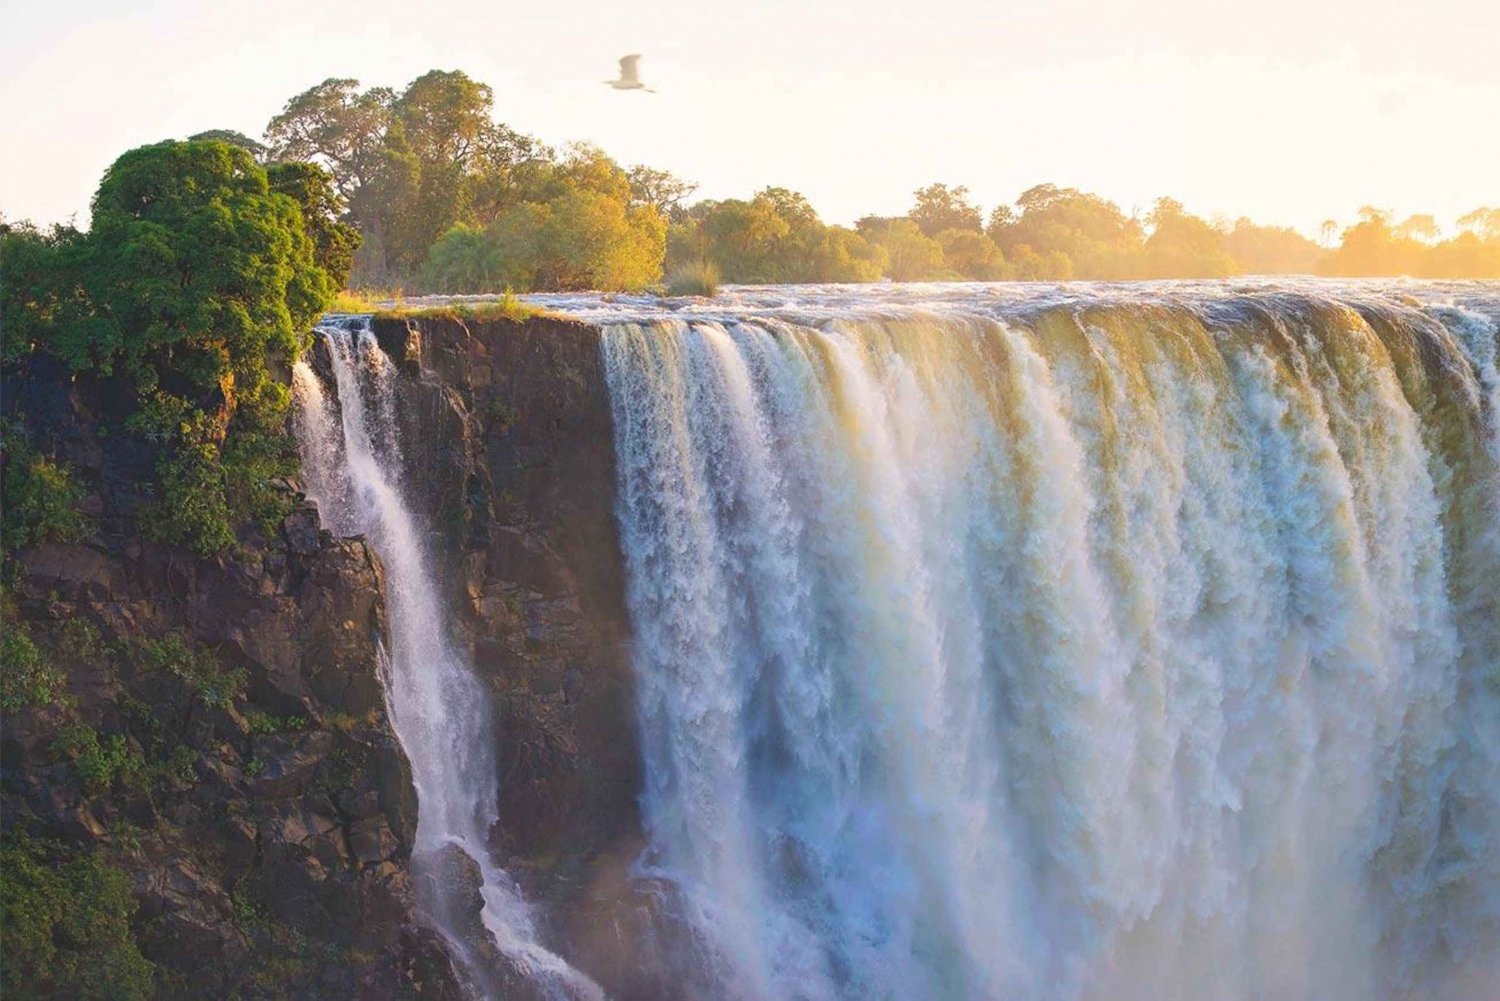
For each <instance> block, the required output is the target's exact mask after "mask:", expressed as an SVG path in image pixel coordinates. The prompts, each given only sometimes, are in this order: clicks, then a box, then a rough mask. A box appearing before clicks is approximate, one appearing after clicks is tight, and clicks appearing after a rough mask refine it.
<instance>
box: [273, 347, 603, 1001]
mask: <svg viewBox="0 0 1500 1001" xmlns="http://www.w3.org/2000/svg"><path fill="white" fill-rule="evenodd" d="M320 333H321V335H322V336H323V337H324V338H325V340H326V342H327V347H328V352H329V355H330V357H331V362H332V370H333V375H334V379H335V381H336V383H337V385H336V390H337V394H336V396H335V397H333V398H330V397H329V396H328V394H327V393H326V392H325V390H324V387H323V384H322V382H321V381H320V380H319V378H318V376H317V375H316V374H315V373H314V372H313V370H312V369H311V368H310V367H309V366H308V365H307V364H306V363H298V365H297V366H296V370H295V372H294V374H293V378H294V392H295V397H296V409H295V411H294V423H295V425H296V430H297V437H298V442H299V445H300V447H301V451H302V459H303V471H304V476H305V479H306V485H307V493H308V495H309V497H311V498H312V499H314V500H315V501H316V502H317V504H318V510H319V513H320V515H321V517H322V519H323V521H324V524H325V525H326V527H328V528H329V529H330V530H332V531H334V532H335V533H338V534H341V535H356V534H364V535H365V536H366V537H367V538H368V540H369V542H370V544H371V546H373V547H374V549H375V551H376V552H377V553H378V554H379V556H380V559H381V562H382V563H383V564H384V566H385V588H386V595H385V597H386V607H387V611H388V614H389V621H390V650H389V662H388V664H387V665H386V672H385V690H386V701H387V705H388V708H389V713H390V718H391V723H392V726H393V727H394V729H395V731H396V734H397V736H398V737H399V738H400V741H401V745H402V747H403V748H404V749H405V751H406V755H407V757H408V759H410V762H411V767H412V778H413V783H414V785H415V786H416V790H417V799H418V821H417V843H416V846H415V849H414V853H413V864H414V869H415V870H416V871H417V872H418V875H419V877H422V883H421V885H422V886H423V887H424V888H425V893H424V894H423V897H424V900H423V904H424V906H425V907H426V909H427V911H428V912H429V915H430V916H431V917H432V919H433V920H434V922H435V923H436V924H437V925H438V927H439V929H440V930H441V931H443V933H444V934H445V936H446V937H447V938H448V940H449V944H450V946H451V948H452V949H453V950H454V953H455V955H456V956H457V957H458V958H459V960H460V961H461V962H462V963H463V964H464V965H465V966H466V967H467V968H468V969H469V972H470V975H471V976H472V978H473V979H474V981H475V982H476V984H477V985H478V986H479V988H480V989H481V990H484V991H486V992H487V993H490V994H494V993H496V991H497V988H496V986H495V982H494V971H492V970H486V969H485V968H484V967H485V962H484V960H483V958H482V957H481V956H479V955H478V954H476V943H474V942H472V941H468V940H466V939H465V936H464V935H463V934H462V933H461V932H460V931H459V930H458V929H457V928H456V927H455V924H454V920H455V913H456V912H457V911H458V910H459V909H461V906H462V904H461V902H460V901H458V900H456V899H454V893H455V889H454V886H453V885H452V882H453V881H452V878H451V876H452V872H451V866H449V865H447V864H446V862H445V860H448V861H451V858H452V854H451V853H453V852H454V851H455V850H456V851H457V852H460V853H462V856H466V857H467V858H468V859H470V860H472V864H473V865H475V866H477V868H478V872H479V875H480V877H481V879H482V881H483V885H482V887H481V890H480V892H481V894H482V897H483V911H482V920H483V924H484V927H485V928H486V929H488V931H489V934H490V935H491V936H493V940H494V946H495V947H497V948H498V949H499V951H500V953H501V954H503V955H504V957H506V960H507V961H508V962H509V963H510V964H512V965H513V966H514V967H515V968H516V969H517V970H518V971H519V972H520V974H521V975H522V976H524V977H526V978H528V979H529V980H531V981H532V982H533V983H534V984H535V985H537V986H538V987H539V988H540V989H541V990H542V991H543V992H544V993H545V994H547V995H548V996H551V997H557V998H594V997H602V992H600V990H599V989H598V987H597V986H596V985H594V984H593V983H592V982H591V981H590V980H589V979H588V978H587V977H585V976H584V975H583V974H581V973H578V972H577V971H576V970H573V969H572V968H571V967H570V966H569V965H568V964H567V963H566V962H564V961H563V960H562V959H561V958H559V957H558V956H557V955H555V954H554V953H552V952H550V951H549V950H547V949H546V948H545V947H543V946H542V945H541V944H540V943H539V941H538V939H537V932H536V929H535V927H534V925H533V921H532V917H531V915H530V913H529V911H528V909H527V906H526V903H525V901H524V899H523V898H522V896H521V894H520V892H519V890H518V888H517V887H516V886H515V884H514V882H513V881H512V880H511V879H510V877H509V876H508V875H507V874H506V873H505V872H504V871H503V870H502V869H501V868H500V867H499V866H497V865H495V864H494V862H493V861H492V859H491V858H490V852H489V850H488V849H487V847H486V844H487V840H488V838H487V835H488V832H489V830H490V827H491V825H492V824H493V823H494V822H495V820H496V813H497V773H496V765H495V745H496V735H495V727H494V720H493V719H492V718H491V712H490V708H489V705H490V702H489V697H488V695H487V693H486V692H485V691H484V690H483V688H482V687H481V683H480V681H479V680H478V679H477V678H476V677H475V675H474V673H473V671H472V670H471V669H470V667H469V665H468V664H466V663H465V661H464V658H463V657H462V656H461V655H460V654H459V653H458V651H456V650H455V649H454V648H453V645H452V642H451V640H450V635H451V633H450V629H449V624H448V621H447V618H446V615H445V612H444V609H443V604H442V601H441V599H440V597H439V595H440V591H439V588H438V583H437V581H436V580H435V578H434V576H433V571H432V566H431V563H430V562H429V557H428V554H427V553H426V551H425V546H424V541H423V530H422V527H421V526H420V525H419V524H417V522H416V521H415V519H414V517H413V515H412V510H411V506H410V504H409V503H408V502H407V501H406V498H405V497H404V495H403V490H404V486H403V484H402V476H401V445H402V443H401V442H400V441H399V434H398V432H397V424H396V415H395V401H396V395H395V388H394V385H393V380H394V379H395V377H396V372H395V366H394V364H393V363H392V362H391V360H390V359H389V358H388V357H386V355H385V353H384V352H383V351H382V350H381V349H380V346H379V345H378V343H377V342H376V340H375V338H374V335H373V334H372V333H371V332H370V329H369V326H368V323H367V322H365V321H358V320H355V321H346V324H339V323H332V324H329V325H326V326H324V327H322V328H320Z"/></svg>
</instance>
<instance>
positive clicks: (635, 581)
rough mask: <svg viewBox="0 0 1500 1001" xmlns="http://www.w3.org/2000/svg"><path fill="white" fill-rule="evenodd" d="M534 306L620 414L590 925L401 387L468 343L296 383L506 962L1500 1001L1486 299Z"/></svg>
mask: <svg viewBox="0 0 1500 1001" xmlns="http://www.w3.org/2000/svg"><path fill="white" fill-rule="evenodd" d="M537 298H538V300H539V301H540V302H542V303H543V304H545V305H548V306H550V307H551V308H552V309H554V310H556V311H558V312H559V313H561V314H563V315H564V316H570V317H572V318H573V319H574V320H575V321H582V322H583V323H585V324H587V326H588V328H589V331H590V332H589V334H588V337H587V338H586V343H590V344H592V345H593V347H592V348H590V349H589V350H592V351H596V352H597V355H598V357H597V359H594V360H593V362H592V363H593V364H597V366H598V370H597V372H591V373H580V372H578V371H568V370H567V369H568V366H566V365H564V366H559V367H557V368H554V369H553V370H552V371H551V372H550V374H549V375H546V376H538V374H537V370H531V375H530V376H529V378H538V377H543V378H556V379H559V380H563V381H571V382H573V383H576V384H590V383H592V382H593V381H595V380H597V382H598V385H597V387H596V388H595V389H594V390H593V391H594V392H597V393H600V394H602V395H604V396H607V407H608V411H609V414H610V418H611V424H612V428H613V431H612V435H613V447H612V456H611V457H610V458H609V468H611V469H612V470H613V474H612V475H613V485H614V497H613V507H614V514H615V519H616V524H615V526H614V530H615V531H617V533H618V559H619V560H620V563H621V573H620V576H621V580H620V581H619V583H618V587H619V588H620V589H621V590H622V592H623V593H622V594H621V595H620V596H619V600H620V601H621V602H622V604H623V606H624V614H626V615H627V617H628V632H629V646H628V650H629V662H630V664H631V665H632V674H633V678H632V680H631V682H630V684H629V685H628V686H627V688H626V689H625V691H627V692H633V694H628V695H626V696H625V697H626V698H627V701H628V702H629V704H630V708H629V709H628V711H629V712H630V713H631V715H633V717H634V724H633V731H634V734H635V742H636V744H637V747H636V748H635V749H634V750H633V751H632V753H633V754H634V755H636V756H637V757H638V761H639V772H638V775H637V776H635V777H632V778H629V779H628V781H631V782H633V783H637V784H638V796H637V806H638V811H639V816H638V820H632V821H631V824H632V825H638V827H639V830H640V832H641V834H640V838H639V840H638V841H637V842H635V847H633V848H630V849H629V850H628V851H627V852H625V855H624V863H623V868H621V867H620V866H619V865H617V866H616V874H615V877H614V878H613V881H607V880H602V879H598V878H595V879H592V881H591V882H590V888H589V889H588V890H587V891H586V892H585V893H584V895H583V896H584V897H586V898H588V899H589V900H592V901H594V903H593V904H590V905H589V906H588V907H584V908H583V912H585V913H587V914H590V915H592V917H590V918H586V920H585V922H584V924H589V923H590V922H592V925H591V927H590V930H588V931H580V928H581V927H582V926H581V925H579V924H578V923H576V922H573V923H570V919H559V918H557V917H556V916H555V915H553V914H550V913H549V910H555V909H556V906H555V905H556V903H557V901H558V900H559V899H560V897H559V896H558V893H557V892H555V888H554V889H553V890H547V889H544V890H542V891H541V893H542V895H543V896H545V897H546V898H547V901H550V903H547V902H543V901H534V902H532V903H527V902H526V900H525V899H524V896H525V894H524V893H523V890H522V887H521V885H520V884H519V883H518V882H517V880H516V879H515V878H513V876H512V875H510V874H508V873H507V871H506V868H505V863H504V859H503V857H502V856H501V855H500V853H498V852H497V851H496V850H495V849H494V848H493V847H492V845H493V843H494V839H495V833H494V831H495V830H503V829H504V828H505V827H506V825H507V822H508V821H509V820H511V819H512V818H508V817H507V816H506V815H505V813H504V811H502V810H499V808H498V804H499V803H500V801H501V799H502V798H503V796H502V790H503V787H504V785H505V779H504V778H503V777H502V778H500V779H499V780H498V781H499V786H498V787H497V777H496V776H497V773H498V772H502V771H503V769H500V768H498V767H497V756H499V755H501V754H503V751H501V750H499V749H501V748H503V747H505V746H506V745H507V743H508V741H510V740H511V739H512V738H511V737H509V736H508V735H507V734H506V732H505V729H506V727H505V721H504V719H502V716H503V715H504V714H503V713H497V712H495V711H492V709H491V704H492V694H491V693H490V692H488V691H486V690H485V686H484V684H483V683H482V681H481V680H479V676H478V675H477V674H476V672H475V670H474V668H473V667H472V665H470V664H467V663H465V659H464V656H463V655H462V654H461V653H460V652H458V651H459V648H458V646H457V645H455V644H454V643H453V642H452V641H451V639H450V638H449V636H448V632H449V631H450V630H451V629H452V626H451V624H450V621H449V618H450V615H451V613H450V611H448V610H447V609H445V607H444V602H445V601H446V600H449V599H448V598H446V597H445V595H447V594H448V593H449V592H450V591H451V589H450V588H446V587H445V586H444V585H443V584H442V582H441V581H440V580H439V579H438V577H439V576H440V575H441V573H442V572H443V571H442V567H443V566H444V565H446V564H447V563H448V562H449V561H448V560H446V559H439V558H435V557H434V556H433V554H430V553H429V552H428V547H430V546H433V545H437V544H438V541H437V540H438V538H439V536H440V534H441V533H437V532H435V531H434V529H433V526H431V525H427V524H425V523H424V522H423V520H422V519H421V518H418V517H415V516H414V515H413V509H412V505H411V503H410V498H411V497H413V496H417V494H414V493H413V491H418V492H420V491H421V490H422V485H421V484H420V483H418V482H415V481H414V480H413V477H412V475H411V473H410V470H411V469H413V468H415V467H414V466H412V465H411V464H410V462H407V463H406V464H405V465H404V466H403V460H402V453H403V452H411V451H413V450H420V449H423V448H426V447H428V446H427V445H426V444H425V443H423V442H421V441H408V440H403V439H402V433H401V431H400V428H401V427H403V426H404V427H408V428H410V427H411V426H412V425H411V424H410V423H409V422H408V423H405V424H403V422H401V421H398V420H397V419H396V418H395V416H394V415H393V413H392V412H391V409H390V408H391V407H392V406H393V405H394V402H393V401H395V400H396V399H397V396H398V394H397V392H396V391H395V389H394V387H393V383H394V382H396V381H399V380H406V379H413V380H419V381H425V382H428V383H433V384H437V383H441V381H442V379H443V372H442V371H439V370H438V368H441V365H439V366H438V368H434V367H433V362H432V359H437V358H439V357H440V356H441V355H442V353H443V352H445V351H448V350H449V349H448V348H446V347H443V348H437V347H434V346H432V345H431V344H424V343H421V337H422V336H423V334H422V332H421V331H420V330H419V328H420V327H421V326H422V323H421V321H408V327H409V328H410V333H409V337H408V340H407V348H408V355H409V356H410V357H411V358H415V357H418V356H419V357H420V361H419V362H417V363H414V364H408V365H404V366H403V365H402V364H399V363H398V361H393V360H392V357H391V355H389V354H388V353H387V350H386V349H383V348H382V346H381V343H377V339H376V337H375V336H374V334H373V333H372V332H371V330H370V328H369V324H368V321H362V320H346V321H332V322H330V324H329V325H327V326H325V328H324V331H323V338H324V340H323V344H322V346H321V347H320V349H319V350H320V351H326V359H327V361H326V364H325V365H323V368H324V371H323V373H322V375H321V376H320V375H319V374H318V373H317V372H315V371H314V367H310V366H307V365H302V366H299V368H298V370H297V373H296V393H297V400H298V408H299V409H298V412H297V413H298V417H297V432H298V437H299V441H300V443H301V447H302V451H303V455H304V470H305V473H304V475H305V479H306V483H307V490H308V493H309V495H310V496H311V497H313V498H314V499H316V501H317V502H318V505H319V510H320V513H321V514H322V517H323V520H324V524H325V526H326V527H328V528H330V529H332V530H333V531H334V532H335V533H337V534H340V535H353V534H359V533H364V534H366V535H367V536H368V538H369V540H370V542H371V544H372V546H373V547H374V549H375V550H376V552H377V553H378V554H379V555H380V557H381V559H382V560H383V562H384V565H385V578H384V579H385V591H386V601H387V604H388V609H389V616H390V640H389V648H388V649H389V666H388V668H387V670H386V673H385V676H384V677H385V681H386V686H387V698H388V700H389V704H390V711H391V717H392V721H393V724H394V726H395V729H396V732H397V734H398V736H399V737H400V739H401V742H402V745H403V746H404V748H405V750H406V753H407V755H408V757H409V758H410V759H411V762H412V770H413V782H414V784H415V786H416V789H417V795H418V798H419V801H420V823H419V825H418V831H417V844H416V849H415V855H414V866H415V867H416V871H417V872H418V873H419V874H420V873H422V872H424V871H426V872H427V873H428V876H427V877H426V878H427V884H426V885H427V887H428V889H427V891H426V893H425V895H424V896H421V903H422V906H423V907H424V909H425V910H426V912H427V913H428V916H429V920H431V921H433V922H435V924H436V925H437V927H439V928H440V929H442V930H443V931H444V934H445V937H446V939H447V940H448V942H449V945H450V948H451V949H452V950H453V952H454V954H455V956H457V957H458V959H459V962H460V963H461V964H463V965H466V966H467V967H468V969H469V982H470V987H471V988H472V989H475V990H477V991H479V992H480V993H488V994H489V995H490V996H499V995H498V994H496V993H495V992H496V991H502V992H503V990H505V987H504V986H503V985H504V984H507V983H509V984H511V985H512V987H514V984H516V983H518V982H525V983H527V984H529V987H527V988H526V989H528V990H534V991H535V992H536V993H537V994H538V996H544V997H593V996H601V995H602V994H604V993H611V994H614V995H618V996H639V997H647V996H679V997H725V998H745V999H759V998H820V999H821V998H830V999H831V998H908V997H913V998H914V997H921V998H1039V999H1053V998H1055V999H1078V1001H1091V999H1105V998H1109V999H1119V998H1139V999H1147V998H1152V999H1156V998H1174V999H1183V1001H1186V999H1203V998H1212V999H1225V1001H1229V999H1248V998H1269V997H1276V998H1309V999H1310V998H1339V999H1341V998H1348V999H1355V998H1360V999H1364V998H1390V999H1407V998H1452V999H1480V998H1485V997H1490V996H1493V992H1494V989H1495V987H1496V985H1497V984H1500V780H1497V779H1500V588H1497V586H1496V581H1497V580H1500V438H1497V407H1500V375H1497V369H1496V358H1497V350H1496V348H1497V334H1496V330H1497V321H1500V293H1497V290H1496V289H1495V288H1494V287H1493V286H1487V285H1482V284H1475V283H1470V284H1453V285H1446V286H1439V285H1435V284H1429V285H1422V284H1410V283H1408V284H1402V285H1392V284H1379V283H1366V284H1361V285H1334V284H1327V283H1302V284H1297V283H1282V284H1276V285H1268V284H1260V285H1254V284H1252V285H1245V286H1241V287H1238V288H1226V287H1222V286H1210V285H1206V284H1204V285H1192V284H1165V285H1147V286H1139V285H1138V286H1095V287H1088V286H1081V287H1073V288H1071V289H1061V288H1058V287H1040V286H1036V287H1015V286H1010V287H1002V286H954V285H934V286H891V287H887V288H884V289H868V288H867V289H862V290H852V289H850V288H847V287H831V286H830V287H820V288H819V287H814V288H807V287H802V288H796V289H793V288H784V289H777V288H771V289H733V290H729V291H728V292H726V293H725V294H724V295H722V296H720V297H719V298H718V299H715V300H696V301H691V302H689V301H687V300H674V301H673V305H675V306H676V307H678V308H669V307H666V306H663V305H662V304H660V303H659V302H658V301H657V300H653V299H650V298H649V297H642V298H629V297H612V298H607V299H606V298H600V297H593V296H554V297H537ZM684 303H688V304H687V305H684ZM537 322H540V321H535V320H533V321H520V322H519V323H512V324H511V326H513V327H518V328H522V329H523V330H524V328H525V326H526V325H527V324H528V323H533V324H534V323H537ZM546 322H554V321H546ZM460 326H461V325H460ZM481 326H485V324H483V323H476V324H474V329H473V330H472V331H467V330H466V331H464V332H463V333H462V334H460V335H458V337H459V338H460V339H461V340H462V339H464V338H469V339H471V340H472V339H476V338H477V339H479V340H483V339H484V338H486V337H491V336H498V337H501V338H504V337H523V336H525V335H524V334H519V333H509V334H507V333H505V332H504V331H500V332H499V333H498V334H496V332H495V331H489V332H482V331H481V330H480V329H479V328H480V327H481ZM497 326H505V324H498V325H497ZM578 327H579V324H578V323H576V322H575V323H573V325H572V328H578ZM531 343H537V342H531ZM387 347H390V345H387ZM488 350H493V348H490V349H488ZM443 364H451V362H447V363H443ZM471 406H472V407H473V408H474V409H476V410H477V409H478V408H479V407H480V406H482V404H481V403H480V402H478V400H477V397H476V398H475V401H474V402H472V404H471ZM507 419H511V420H521V421H524V419H525V418H524V416H518V417H507ZM403 468H404V469H406V470H407V471H406V472H402V470H403ZM545 475H548V476H550V475H552V474H551V473H546V474H545ZM455 851H456V852H457V853H458V854H460V855H461V856H462V858H463V859H466V860H468V861H467V862H466V863H465V864H467V865H469V866H471V867H472V868H473V870H474V871H476V872H477V875H478V884H479V885H482V888H483V890H482V899H483V907H482V918H483V927H484V928H485V930H486V934H485V935H484V936H481V938H483V939H485V941H481V942H478V943H476V941H475V935H474V934H473V929H472V928H471V929H470V930H469V932H467V933H466V932H465V931H464V930H463V928H462V925H463V921H462V920H461V919H459V918H455V917H453V913H456V912H461V911H462V910H463V907H464V906H465V905H464V903H463V901H462V900H461V899H459V898H461V897H462V892H459V891H454V890H453V889H452V886H454V885H460V884H462V882H463V880H462V879H461V878H460V877H459V875H456V874H457V873H459V872H460V870H462V868H463V866H462V865H456V864H455V863H454V862H453V860H452V858H451V857H450V856H451V855H452V854H453V853H454V852H455ZM601 857H602V856H601ZM619 861H620V860H619V859H616V862H617V863H618V862H619ZM591 864H592V863H590V862H589V861H587V860H586V861H585V862H584V863H583V870H582V871H584V872H585V873H587V872H589V871H591V869H590V866H591ZM455 881H456V882H455ZM588 881H589V880H588V879H586V882H588ZM471 882H472V880H471ZM531 883H532V885H534V886H545V885H547V884H546V880H544V879H541V880H538V879H533V880H532V881H531ZM575 897H576V894H575ZM606 897H607V898H610V899H611V900H612V901H614V902H615V903H616V904H618V902H619V901H621V900H624V901H628V905H627V906H624V907H619V906H615V907H614V909H613V910H611V909H610V906H606V905H603V904H600V903H599V901H601V900H603V899H604V898H606ZM611 906H613V905H611ZM589 907H594V908H595V909H594V910H593V911H590V910H589ZM565 909H566V908H565ZM575 909H576V908H575ZM622 915H629V916H628V917H622ZM600 925H607V928H608V930H607V932H606V933H605V934H604V935H603V937H604V938H605V939H608V940H609V945H608V946H607V947H600V945H599V927H598V926H600ZM648 968H649V969H648ZM497 971H499V972H497ZM507 977H509V978H511V979H510V980H506V979H505V978H507Z"/></svg>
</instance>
